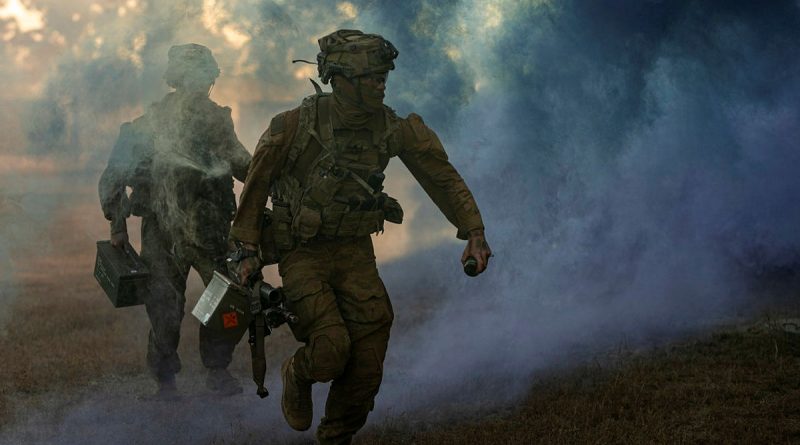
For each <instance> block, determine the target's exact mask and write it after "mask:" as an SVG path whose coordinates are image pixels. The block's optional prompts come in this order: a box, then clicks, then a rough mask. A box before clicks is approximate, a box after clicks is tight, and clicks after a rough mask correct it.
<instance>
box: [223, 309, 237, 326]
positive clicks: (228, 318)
mask: <svg viewBox="0 0 800 445" xmlns="http://www.w3.org/2000/svg"><path fill="white" fill-rule="evenodd" d="M236 326H239V318H238V317H237V316H236V312H228V313H226V314H222V327H224V328H225V329H229V328H235V327H236Z"/></svg>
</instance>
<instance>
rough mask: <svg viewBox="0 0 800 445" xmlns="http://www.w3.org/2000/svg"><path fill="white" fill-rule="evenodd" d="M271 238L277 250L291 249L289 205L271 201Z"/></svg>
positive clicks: (292, 242)
mask: <svg viewBox="0 0 800 445" xmlns="http://www.w3.org/2000/svg"><path fill="white" fill-rule="evenodd" d="M271 226H272V239H273V240H274V242H275V248H276V249H277V250H279V251H280V250H291V249H293V248H294V238H293V237H292V214H291V213H290V212H289V206H288V205H285V204H281V203H278V202H275V201H273V202H272V224H271Z"/></svg>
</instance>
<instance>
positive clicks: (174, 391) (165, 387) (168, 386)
mask: <svg viewBox="0 0 800 445" xmlns="http://www.w3.org/2000/svg"><path fill="white" fill-rule="evenodd" d="M156 384H157V385H158V389H156V392H154V393H152V394H147V395H144V396H139V399H140V400H144V401H151V402H175V401H178V400H180V399H181V394H180V393H179V392H178V385H176V384H175V375H174V374H171V375H166V376H159V377H158V378H157V380H156Z"/></svg>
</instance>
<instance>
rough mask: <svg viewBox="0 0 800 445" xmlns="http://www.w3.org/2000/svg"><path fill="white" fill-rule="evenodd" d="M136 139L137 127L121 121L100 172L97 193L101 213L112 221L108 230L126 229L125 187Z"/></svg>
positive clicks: (127, 213) (127, 209)
mask: <svg viewBox="0 0 800 445" xmlns="http://www.w3.org/2000/svg"><path fill="white" fill-rule="evenodd" d="M135 138H136V127H135V126H134V124H133V123H131V122H126V123H124V124H122V126H121V127H120V130H119V137H118V138H117V141H116V143H114V148H113V149H112V150H111V156H110V157H109V158H108V165H107V166H106V169H105V170H103V174H102V175H100V183H99V184H98V187H97V188H98V192H99V195H100V207H101V208H102V210H103V216H104V217H105V218H106V219H107V220H108V221H110V222H111V233H112V234H114V233H120V232H126V231H127V230H128V227H127V224H126V222H125V218H127V217H128V216H129V206H128V196H127V195H126V193H125V187H127V186H128V185H130V184H129V182H130V180H129V179H130V174H131V171H132V168H133V165H132V164H133V163H134V153H133V145H134V144H133V143H132V141H133V140H134V139H135Z"/></svg>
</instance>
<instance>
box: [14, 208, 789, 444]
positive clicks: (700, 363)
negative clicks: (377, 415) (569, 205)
mask: <svg viewBox="0 0 800 445" xmlns="http://www.w3.org/2000/svg"><path fill="white" fill-rule="evenodd" d="M96 216H97V215H96V211H95V209H89V208H88V207H87V209H86V211H85V212H81V211H78V212H72V213H71V214H70V215H62V216H61V218H63V220H61V221H58V223H59V224H60V225H62V226H64V227H83V228H84V230H83V231H81V232H77V233H73V234H72V236H68V237H65V236H59V235H58V234H52V235H50V237H51V238H50V239H49V240H48V241H49V243H51V244H52V245H53V246H55V247H54V248H53V249H52V250H50V251H49V253H48V254H47V255H40V256H28V257H26V258H23V259H20V260H18V261H15V271H16V272H15V273H16V277H17V284H18V287H17V288H15V289H14V291H15V292H16V293H17V296H16V298H15V299H14V303H13V306H11V307H10V308H8V309H7V314H6V316H5V320H6V321H5V326H4V327H5V329H4V332H3V333H2V335H1V336H0V357H3V363H2V365H0V443H9V444H12V443H13V444H20V443H142V444H145V443H210V444H248V443H253V444H255V443H287V444H300V443H310V442H311V441H312V436H311V434H310V433H295V432H292V431H291V430H289V429H288V427H286V426H285V425H284V423H283V421H282V419H281V418H280V408H279V406H278V403H279V402H278V398H277V395H278V394H279V393H280V391H279V389H280V388H279V384H278V381H279V379H278V377H277V373H276V370H277V363H276V362H273V363H271V364H270V370H269V372H268V382H267V383H268V385H270V387H271V390H272V393H273V395H272V396H271V397H269V398H267V399H265V400H263V401H262V400H259V399H258V398H257V397H256V396H255V395H254V394H252V393H253V392H254V387H252V384H251V382H249V372H250V370H249V355H248V354H249V352H248V350H247V348H246V347H243V346H241V345H240V347H238V348H237V351H236V356H235V360H234V364H233V366H232V372H233V373H234V375H236V376H237V377H239V378H240V380H241V381H242V382H243V384H244V385H245V388H246V391H245V394H243V395H241V396H236V397H232V398H228V399H226V400H216V399H214V398H213V397H212V396H211V395H209V394H208V393H206V392H204V391H205V390H204V387H203V379H204V371H203V369H202V366H201V365H200V363H199V357H198V356H197V346H196V345H197V332H196V327H197V322H196V320H194V319H193V318H191V315H188V310H189V309H190V308H191V307H192V306H193V304H194V302H195V301H196V298H197V295H199V293H200V290H201V287H200V283H199V280H198V279H197V277H193V278H192V280H191V283H190V288H189V292H188V293H189V295H190V298H189V301H188V302H187V318H186V319H185V321H184V325H183V331H182V335H183V338H182V342H181V347H180V351H179V352H180V354H181V357H182V358H183V362H184V371H183V372H182V373H181V375H180V378H179V386H180V388H181V390H182V391H183V392H184V393H186V394H189V396H187V397H186V398H185V399H184V400H182V401H181V402H176V403H174V404H172V403H164V402H157V403H154V402H151V401H147V400H143V399H142V397H141V396H142V395H143V394H147V393H148V392H151V391H152V389H153V387H154V386H153V383H152V382H151V381H150V380H149V379H148V377H147V373H146V369H145V366H144V354H145V347H144V345H145V344H146V333H147V326H148V322H147V319H146V316H145V314H144V310H143V308H142V307H133V308H126V309H114V308H113V307H112V306H111V304H110V303H109V302H108V301H107V300H106V297H105V296H104V295H103V294H102V291H101V290H100V288H99V287H98V286H97V284H96V283H95V282H94V280H93V279H92V278H91V271H92V266H93V251H94V239H92V236H93V234H94V233H96V230H95V229H96V227H95V226H96V225H97V222H96V218H95V217H96ZM101 223H102V222H101ZM92 224H93V225H94V226H92V227H94V228H92V229H86V227H87V225H92ZM87 252H89V253H87ZM42 271H48V273H42ZM796 314H797V311H796V308H791V307H790V308H786V309H785V310H783V311H782V312H781V313H780V317H779V318H775V317H773V318H770V317H769V316H767V318H761V319H759V320H757V321H756V320H754V321H753V322H752V323H750V324H748V325H746V326H733V327H729V328H726V329H722V330H719V331H717V332H716V333H714V334H709V335H703V336H701V337H700V338H696V339H692V340H687V341H683V342H680V343H674V344H671V345H668V346H663V347H659V348H657V349H655V350H650V351H647V352H641V351H636V352H633V351H628V350H626V349H625V348H622V349H620V350H618V351H609V354H608V356H598V357H597V358H596V359H595V360H590V361H589V362H587V363H584V364H583V365H580V366H577V367H572V368H569V369H561V370H551V371H548V372H543V373H539V374H538V375H534V376H531V381H530V385H529V390H528V392H527V396H525V397H524V398H523V399H522V400H519V401H517V402H515V403H513V404H508V405H506V406H502V407H499V408H498V407H492V408H490V409H472V408H469V409H466V410H461V412H459V413H458V414H457V415H456V414H453V415H452V416H450V415H448V413H447V412H444V413H440V415H439V416H437V420H435V421H432V422H429V421H424V420H420V419H419V418H414V417H413V416H412V417H409V416H397V417H395V418H392V417H389V418H386V419H382V420H381V421H380V422H376V423H371V424H370V425H368V427H367V428H366V429H365V430H364V431H362V432H361V433H360V434H359V435H358V436H357V438H356V442H355V443H357V444H386V445H388V444H417V445H422V444H532V443H552V444H582V443H599V444H606V443H632V444H638V443H664V444H673V443H720V444H729V443H743V444H744V443H746V444H751V443H786V444H789V443H800V379H798V376H799V375H800V326H798V325H796V324H794V323H795V322H793V321H791V320H788V319H787V318H786V317H788V316H796ZM798 323H800V322H798ZM295 347H296V343H295V342H294V340H293V339H292V338H291V336H290V334H289V333H288V331H287V330H285V329H281V330H278V331H277V332H276V333H275V335H274V337H272V338H270V339H269V348H270V350H269V352H268V355H272V356H276V357H285V356H286V355H287V354H289V353H290V351H291V350H293V349H294V348H295ZM611 356H613V358H609V357H611ZM412 390H413V389H412ZM323 391H324V388H321V389H320V391H318V392H317V393H316V401H317V402H320V401H321V397H322V394H323Z"/></svg>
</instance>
